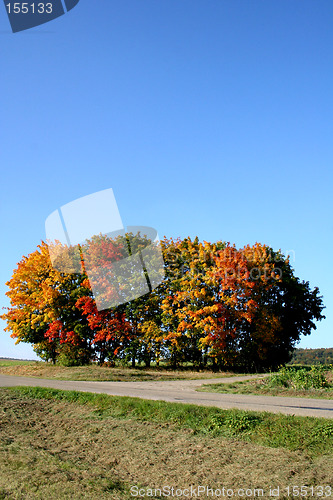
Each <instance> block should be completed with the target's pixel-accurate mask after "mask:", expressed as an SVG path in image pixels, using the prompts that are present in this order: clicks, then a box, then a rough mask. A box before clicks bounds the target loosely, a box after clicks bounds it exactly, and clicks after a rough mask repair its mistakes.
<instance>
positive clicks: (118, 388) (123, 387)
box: [0, 374, 333, 418]
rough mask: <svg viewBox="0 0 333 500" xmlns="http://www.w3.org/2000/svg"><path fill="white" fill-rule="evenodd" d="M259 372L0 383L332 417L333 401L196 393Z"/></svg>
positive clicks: (1, 382)
mask: <svg viewBox="0 0 333 500" xmlns="http://www.w3.org/2000/svg"><path fill="white" fill-rule="evenodd" d="M253 377H256V375H247V376H243V377H228V378H221V379H217V378H215V379H206V380H174V381H158V382H83V381H68V380H46V379H38V378H32V377H15V376H11V375H1V374H0V386H2V387H10V386H17V385H24V386H34V387H36V386H39V387H51V388H54V389H63V390H76V391H83V392H95V393H105V394H110V395H112V396H131V397H137V398H143V399H153V400H161V401H170V402H176V403H189V404H195V405H200V406H216V407H218V408H238V409H242V410H253V411H269V412H274V413H285V414H290V415H292V414H294V415H300V416H312V417H324V418H333V400H327V399H326V400H325V399H306V398H291V397H288V398H286V397H280V396H251V395H247V394H219V393H208V392H197V391H196V390H195V389H196V388H197V387H199V386H201V385H202V384H212V383H223V382H225V383H229V382H234V381H242V380H248V379H250V378H253Z"/></svg>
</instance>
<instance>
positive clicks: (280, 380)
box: [197, 365, 333, 399]
mask: <svg viewBox="0 0 333 500" xmlns="http://www.w3.org/2000/svg"><path fill="white" fill-rule="evenodd" d="M197 390H198V391H203V392H219V393H232V394H257V395H266V396H289V397H302V398H318V399H333V367H332V365H330V366H323V367H318V366H312V367H303V366H299V367H289V368H282V369H281V370H280V371H279V372H277V373H272V374H271V375H270V376H266V377H259V378H255V379H252V380H246V381H241V382H233V383H229V384H224V383H222V384H221V383H220V384H205V385H203V386H201V387H200V388H198V389H197Z"/></svg>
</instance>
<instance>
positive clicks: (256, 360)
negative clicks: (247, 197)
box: [2, 235, 325, 371]
mask: <svg viewBox="0 0 333 500" xmlns="http://www.w3.org/2000/svg"><path fill="white" fill-rule="evenodd" d="M131 238H132V242H133V241H135V236H133V235H131ZM97 241H98V238H97V239H96V238H95V240H94V245H93V246H92V247H91V248H94V252H95V253H96V252H97V253H98V252H99V253H98V255H97V254H96V255H95V254H94V258H95V259H97V260H98V262H99V263H100V264H103V259H104V263H105V266H104V268H105V269H107V271H108V273H109V274H110V272H112V262H114V261H117V258H118V259H121V252H117V251H116V250H117V245H118V243H117V241H116V240H111V239H110V241H108V239H107V238H106V237H103V238H102V237H100V243H101V244H96V242H97ZM149 243H151V242H150V241H149ZM145 246H147V242H144V241H143V239H142V238H141V237H140V236H137V245H136V251H137V252H139V251H140V249H142V248H144V247H145ZM161 247H162V252H163V259H164V270H165V279H164V280H163V282H162V283H161V284H160V285H159V286H158V287H157V288H155V289H154V290H152V291H151V292H150V293H146V294H145V295H142V296H140V297H138V298H136V299H134V300H131V301H130V302H127V303H123V304H121V305H118V306H116V307H112V308H109V309H105V310H101V311H99V310H98V309H97V307H96V303H95V300H94V297H93V294H92V290H91V286H90V282H89V280H88V278H87V274H86V273H85V268H84V259H83V253H82V251H81V252H80V254H78V255H79V256H81V257H79V259H81V265H82V266H83V267H82V272H81V273H79V272H76V273H73V274H69V273H65V272H61V269H60V270H59V269H57V266H55V267H54V266H52V265H51V261H50V256H49V249H48V245H46V243H44V242H42V243H41V245H39V246H38V249H37V250H36V251H35V252H33V253H32V254H30V255H29V256H28V257H23V259H22V260H21V262H19V263H18V266H17V268H16V269H15V270H14V273H13V276H12V278H11V280H10V281H9V282H8V283H7V286H8V287H9V291H8V292H7V295H8V296H9V298H10V303H11V305H10V307H9V308H8V309H7V311H6V312H5V313H4V314H3V315H2V319H5V320H6V321H7V330H8V331H10V332H11V336H12V337H14V338H15V339H16V340H17V342H28V343H31V344H32V345H33V347H34V350H35V352H36V353H37V354H38V355H39V356H40V357H41V358H42V359H44V360H48V361H50V360H52V361H53V362H54V363H56V362H59V363H63V364H73V365H75V364H86V363H89V362H91V361H98V362H99V363H101V364H102V363H104V362H106V361H108V362H110V363H111V364H112V363H113V362H116V361H124V362H129V363H131V364H132V366H135V364H136V363H138V362H144V363H145V364H146V366H150V364H151V362H155V363H156V364H157V365H158V364H159V362H160V361H162V360H163V361H165V360H167V361H168V362H169V363H170V365H171V366H175V367H176V366H179V365H181V364H182V363H187V362H190V363H193V364H194V365H195V366H199V367H200V366H212V367H213V368H216V369H218V368H232V369H240V370H247V371H258V370H265V369H269V368H275V367H277V366H279V365H281V364H283V363H285V362H287V361H289V359H290V355H291V352H292V351H293V349H294V346H295V345H296V344H297V342H298V341H299V339H300V336H301V335H308V334H310V333H311V330H312V329H316V326H315V323H314V321H315V320H321V319H323V318H324V317H325V316H323V315H322V310H323V309H324V306H323V302H322V298H321V296H319V290H318V288H314V289H313V290H311V289H310V287H309V283H308V282H304V281H302V282H301V281H300V280H299V279H298V278H297V277H295V276H294V273H293V269H292V267H291V265H290V263H289V260H288V258H286V257H285V256H284V255H283V254H282V253H281V252H280V251H274V250H273V249H272V248H270V247H268V246H266V245H262V244H259V243H256V244H255V245H253V246H250V245H247V246H245V247H244V248H242V249H237V248H236V247H235V246H232V245H230V244H229V243H225V242H222V241H219V242H217V243H208V242H203V243H201V242H199V240H198V238H195V239H194V240H193V241H192V240H191V239H190V238H185V239H177V240H173V239H167V238H164V239H163V240H162V241H161ZM90 253H91V252H90ZM110 255H112V259H111V260H110ZM117 255H118V257H117ZM105 279H106V276H103V280H105ZM124 286H127V287H128V283H127V284H126V283H124Z"/></svg>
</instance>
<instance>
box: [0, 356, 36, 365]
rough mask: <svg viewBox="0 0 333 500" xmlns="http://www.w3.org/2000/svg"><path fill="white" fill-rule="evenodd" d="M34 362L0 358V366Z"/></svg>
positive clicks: (31, 362) (32, 362)
mask: <svg viewBox="0 0 333 500" xmlns="http://www.w3.org/2000/svg"><path fill="white" fill-rule="evenodd" d="M34 363H35V362H34V361H22V360H20V359H5V358H0V367H1V366H29V365H30V366H31V365H33V364H34Z"/></svg>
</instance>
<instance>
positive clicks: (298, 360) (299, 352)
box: [290, 347, 333, 365]
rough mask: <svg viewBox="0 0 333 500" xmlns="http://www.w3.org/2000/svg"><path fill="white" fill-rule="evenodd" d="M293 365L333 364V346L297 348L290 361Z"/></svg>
mask: <svg viewBox="0 0 333 500" xmlns="http://www.w3.org/2000/svg"><path fill="white" fill-rule="evenodd" d="M290 364H292V365H317V364H318V365H330V364H333V347H329V348H326V349H324V348H321V349H300V348H299V349H295V351H294V352H293V354H292V358H291V361H290Z"/></svg>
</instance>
